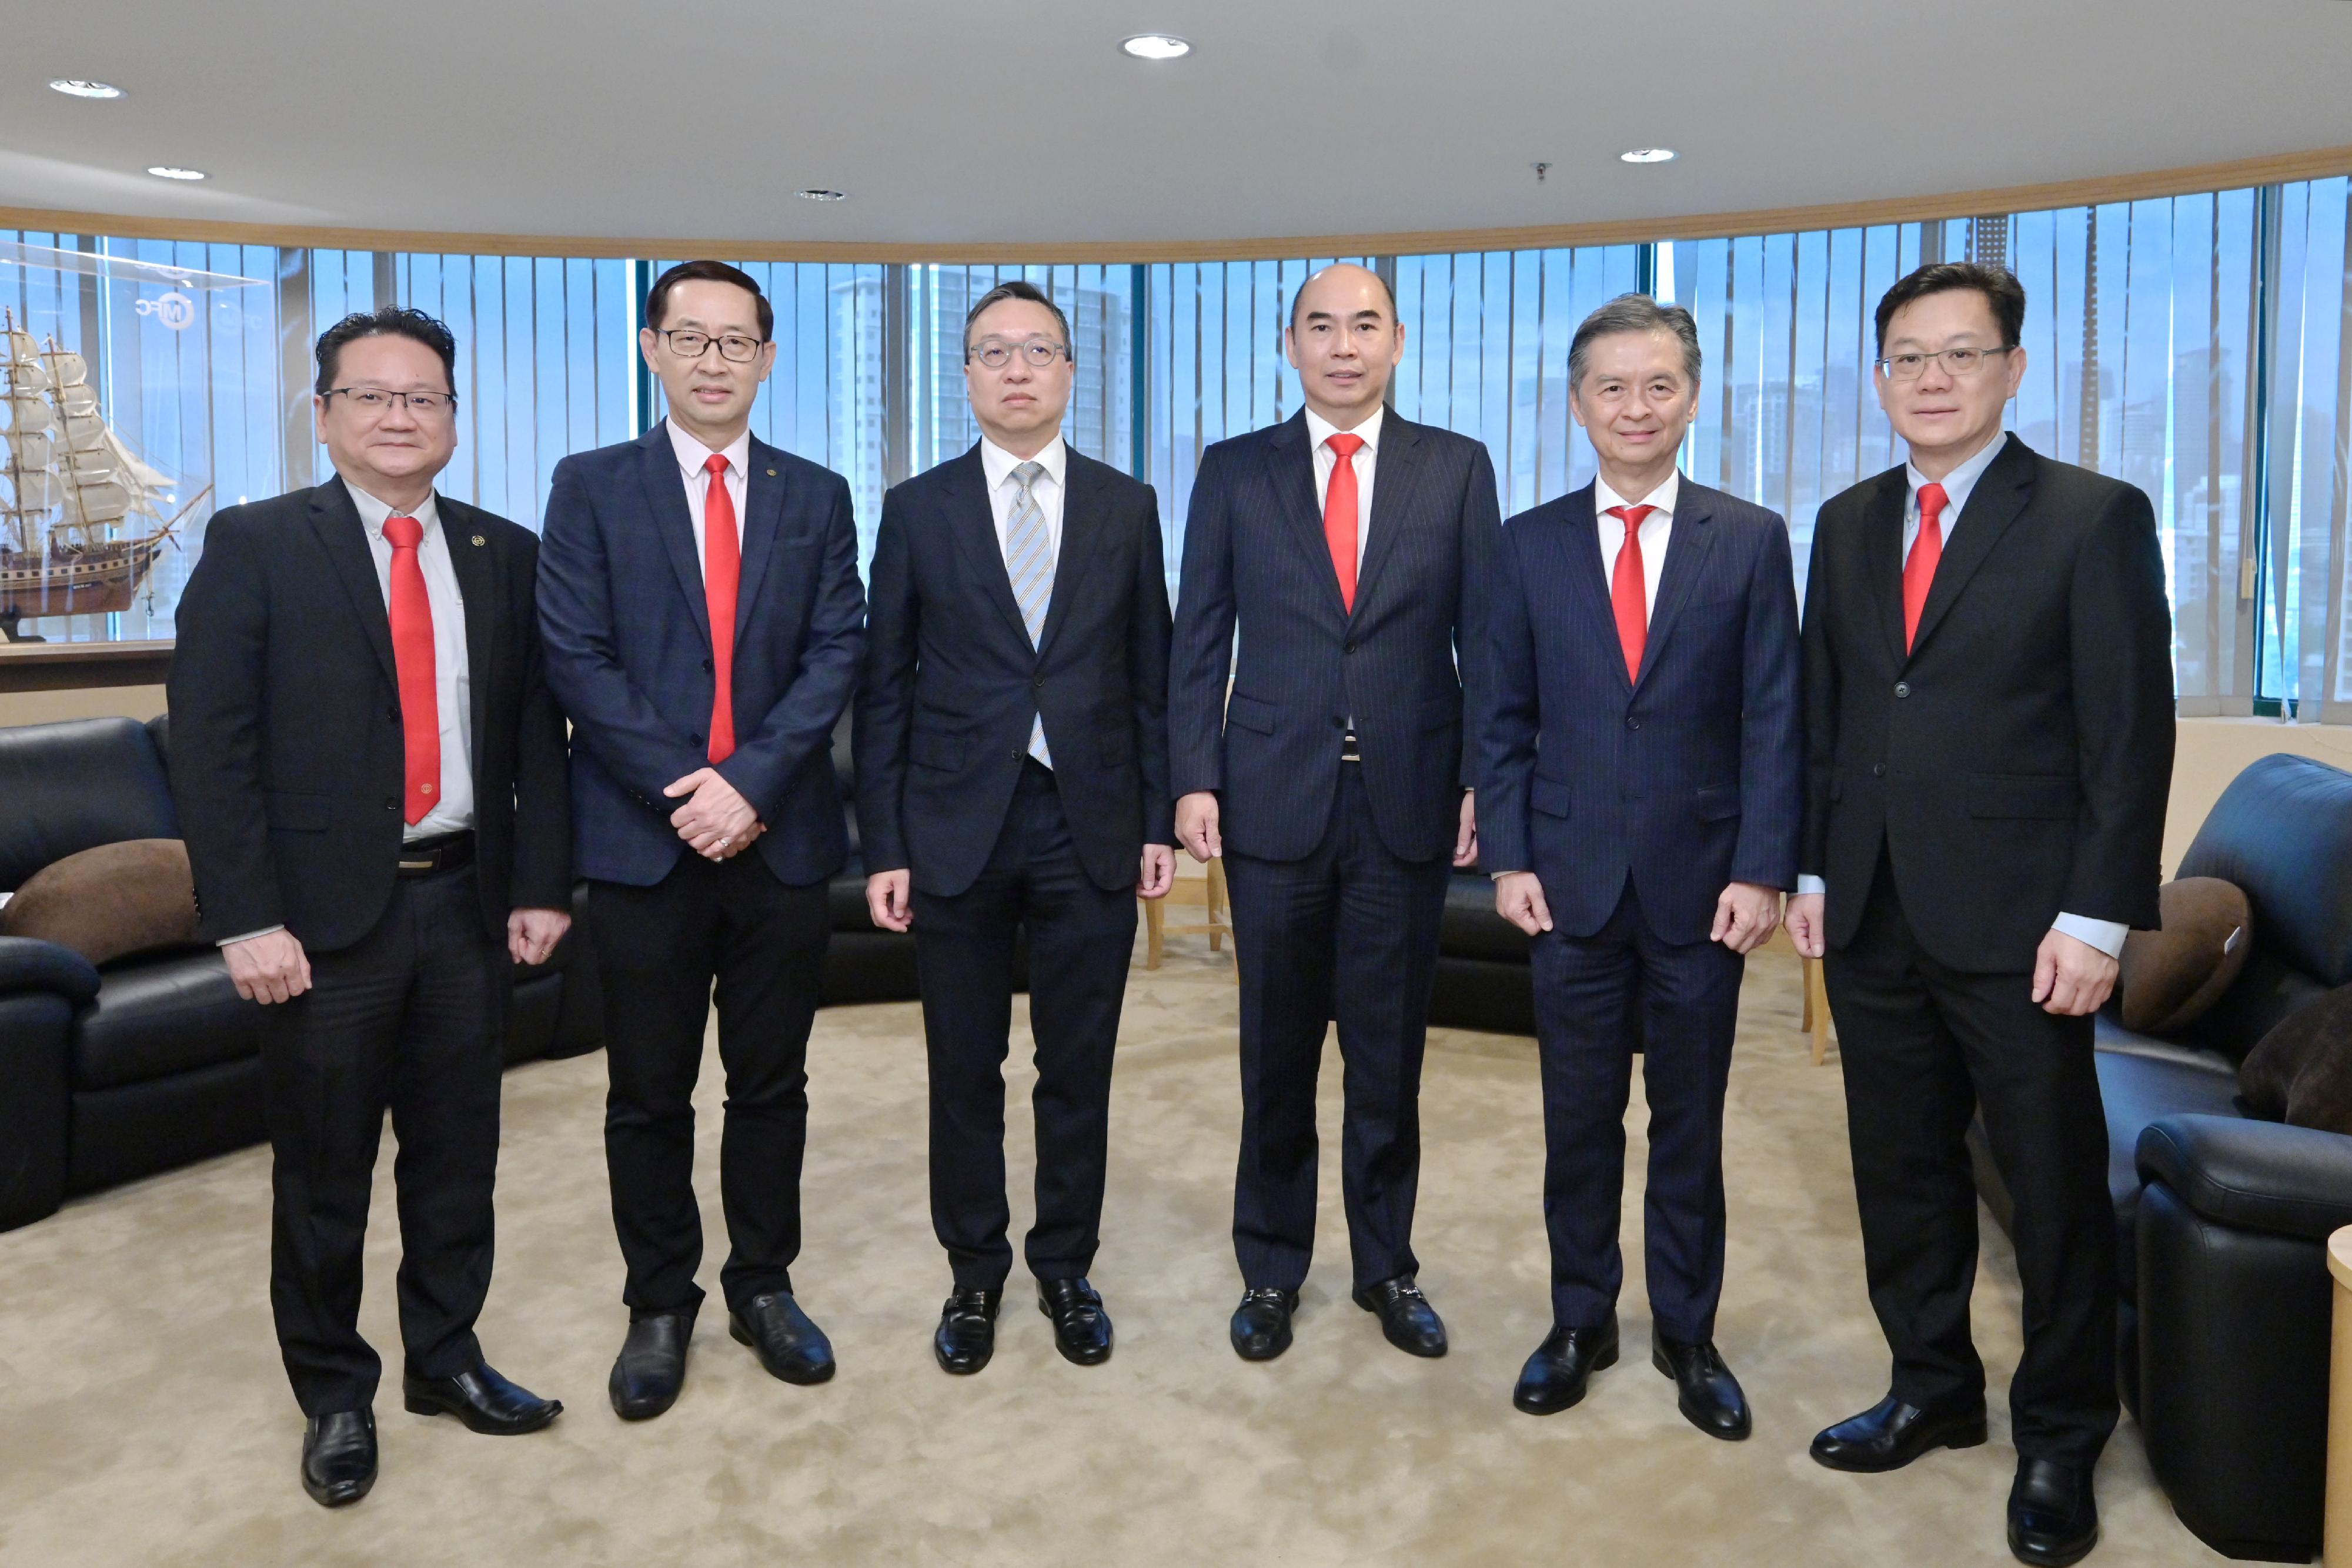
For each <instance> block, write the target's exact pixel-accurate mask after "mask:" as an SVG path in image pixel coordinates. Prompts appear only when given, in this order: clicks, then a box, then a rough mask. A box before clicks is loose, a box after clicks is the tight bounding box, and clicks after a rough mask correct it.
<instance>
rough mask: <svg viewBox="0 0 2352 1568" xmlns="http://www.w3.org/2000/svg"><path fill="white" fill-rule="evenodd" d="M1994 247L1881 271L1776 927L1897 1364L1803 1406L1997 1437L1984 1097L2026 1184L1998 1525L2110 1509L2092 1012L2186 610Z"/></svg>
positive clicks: (1908, 1429) (2167, 736) (2152, 917)
mask: <svg viewBox="0 0 2352 1568" xmlns="http://www.w3.org/2000/svg"><path fill="white" fill-rule="evenodd" d="M2024 319H2025V291H2024V290H2023V289H2022V288H2021V287H2019V285H2018V282H2017V280H2016V279H2015V278H2014V277H2011V276H2010V275H2009V274H2008V273H2006V272H2003V271H2000V270H1997V269H1993V268H1989V267H1977V266H1973V265H1968V264H1960V263H1941V264H1937V265H1932V266H1928V267H1921V268H1920V269H1919V270H1917V271H1916V272H1914V273H1912V274H1911V275H1910V276H1909V277H1906V278H1904V279H1902V280H1901V281H1900V282H1898V283H1897V284H1895V287H1893V288H1891V289H1889V290H1888V291H1887V293H1886V295H1885V298H1883V299H1881V300H1880V301H1879V304H1878V313H1877V328H1878V351H1879V354H1880V358H1879V360H1878V362H1877V375H1876V384H1877V389H1878V399H1879V404H1880V406H1881V407H1882V408H1884V409H1885V411H1886V416H1887V419H1888V421H1889V422H1890V423H1892V424H1893V425H1894V427H1895V433H1896V434H1898V435H1900V436H1902V437H1903V439H1904V441H1905V442H1906V444H1907V445H1908V447H1909V460H1908V461H1907V462H1906V464H1905V465H1903V466H1902V467H1899V468H1894V469H1890V470H1888V471H1887V472H1886V473H1885V474H1881V475H1879V476H1876V477H1875V478H1872V479H1867V480H1864V482H1863V483H1862V484H1860V485H1857V486H1854V487H1853V488H1852V489H1850V490H1848V491H1846V492H1845V493H1844V494H1843V495H1840V496H1837V497H1833V498H1832V499H1831V500H1830V501H1828V502H1827V503H1825V504H1824V505H1823V506H1822V509H1821V513H1820V517H1819V520H1818V521H1817V523H1816V524H1815V528H1814V534H1813V554H1812V567H1811V576H1810V579H1809V580H1808V582H1807V584H1806V598H1805V618H1804V636H1803V641H1804V661H1805V679H1804V684H1805V709H1806V747H1807V780H1806V823H1805V833H1804V842H1803V846H1802V850H1801V860H1800V870H1801V873H1802V874H1801V878H1800V883H1799V893H1798V895H1797V896H1796V897H1795V898H1794V899H1792V900H1790V905H1789V912H1788V925H1789V934H1790V937H1791V938H1792V939H1794V941H1795V943H1796V945H1797V949H1798V951H1799V952H1801V953H1803V954H1805V955H1806V956H1810V957H1821V956H1823V955H1824V954H1826V955H1827V960H1826V970H1827V979H1828V982H1829V997H1830V1005H1831V1009H1832V1012H1833V1013H1834V1015H1835V1017H1836V1019H1837V1024H1838V1038H1839V1042H1840V1047H1841V1049H1842V1051H1843V1054H1844V1059H1845V1093H1846V1112H1847V1122H1848V1134H1849V1136H1850V1139H1851V1141H1852V1144H1853V1178H1854V1193H1855V1197H1856V1198H1857V1199H1858V1201H1859V1207H1860V1209H1861V1217H1862V1239H1863V1257H1864V1267H1865V1269H1866V1270H1867V1272H1868V1277H1869V1285H1870V1299H1871V1305H1872V1306H1873V1307H1874V1309H1875V1310H1876V1312H1877V1313H1878V1321H1879V1325H1880V1327H1881V1328H1882V1329H1883V1330H1884V1331H1885V1335H1886V1340H1887V1343H1888V1346H1889V1347H1890V1348H1891V1350H1892V1351H1893V1353H1894V1367H1893V1375H1892V1379H1891V1385H1890V1386H1889V1388H1888V1391H1887V1394H1886V1396H1885V1398H1884V1399H1882V1400H1881V1401H1880V1402H1879V1403H1878V1404H1877V1405H1875V1406H1873V1407H1872V1408H1871V1409H1869V1410H1867V1411H1864V1413H1862V1414H1861V1415H1859V1416H1853V1418H1852V1419H1850V1420H1846V1421H1842V1422H1839V1423H1838V1424H1837V1425H1835V1426H1833V1427H1830V1428H1828V1429H1827V1430H1826V1431H1823V1432H1822V1434H1821V1435H1820V1436H1819V1437H1815V1438H1814V1439H1813V1446H1812V1453H1813V1458H1815V1459H1817V1460H1819V1461H1820V1462H1821V1463H1822V1464H1823V1465H1826V1466H1829V1467H1830V1468H1832V1469H1843V1470H1861V1471H1878V1470H1891V1469H1897V1468H1899V1467H1901V1466H1904V1465H1907V1464H1909V1463H1910V1462H1911V1461H1912V1460H1914V1459H1916V1458H1919V1457H1921V1456H1922V1455H1924V1454H1927V1453H1928V1452H1931V1451H1933V1450H1934V1449H1937V1448H1967V1447H1969V1446H1972V1445H1974V1444H1978V1443H1981V1442H1983V1441H1984V1440H1985V1437H1986V1433H1987V1428H1986V1421H1985V1398H1984V1365H1983V1364H1982V1362H1980V1361H1979V1359H1978V1356H1977V1353H1976V1349H1975V1346H1974V1344H1973V1343H1971V1340H1970V1336H1969V1290H1970V1286H1971V1284H1972V1283H1973V1281H1974V1279H1975V1273H1976V1261H1977V1218H1976V1202H1977V1197H1976V1192H1975V1188H1974V1186H1973V1185H1972V1183H1971V1179H1970V1175H1969V1155H1968V1150H1967V1147H1966V1143H1965V1137H1966V1134H1967V1131H1968V1127H1969V1120H1970V1118H1971V1116H1972V1115H1973V1114H1975V1113H1978V1112H1979V1110H1980V1111H1981V1113H1982V1116H1983V1121H1984V1133H1985V1137H1986V1140H1987V1142H1988V1144H1989V1145H1990V1150H1991V1155H1992V1163H1993V1165H1994V1166H1995V1167H1996V1168H1997V1169H1998V1171H1999V1173H2000V1181H2001V1184H2002V1185H2003V1186H2005V1187H2006V1188H2007V1189H2008V1194H2009V1197H2010V1199H2011V1203H2012V1204H2013V1206H2014V1211H2015V1212H2014V1218H2013V1220H2012V1225H2011V1228H2012V1233H2013V1236H2014V1239H2015V1241H2016V1246H2017V1272H2018V1280H2019V1283H2020V1285H2021V1287H2022V1291H2023V1296H2024V1301H2023V1316H2024V1330H2025V1347H2024V1354H2022V1356H2021V1358H2020V1360H2019V1362H2018V1365H2017V1371H2016V1374H2015V1375H2014V1376H2013V1377H2012V1378H2011V1382H2010V1411H2011V1437H2012V1438H2013V1440H2014V1442H2015V1444H2016V1447H2017V1459H2018V1464H2017V1478H2016V1481H2015V1484H2014V1485H2013V1487H2012V1488H2011V1492H2010V1499H2009V1544H2010V1550H2011V1552H2014V1553H2015V1554H2016V1556H2017V1557H2018V1558H2019V1559H2021V1561H2023V1562H2027V1563H2073V1562H2074V1561H2076V1560H2077V1559H2079V1558H2080V1557H2082V1556H2083V1555H2084V1553H2086V1552H2089V1551H2090V1550H2091V1548H2092V1547H2093V1546H2094V1545H2095V1543H2096V1542H2097V1541H2098V1528H2099V1526H2098V1511H2097V1508H2096V1505H2095V1500H2094V1498H2093V1494H2092V1487H2091V1477H2092V1472H2093V1470H2094V1469H2095V1467H2096V1465H2097V1462H2098V1456H2099V1450H2100V1449H2101V1448H2102V1447H2103V1446H2104V1445H2105V1442H2106V1438H2107V1434H2108V1433H2109V1432H2110V1431H2112V1430H2113V1429H2114V1427H2115V1423H2116V1364H2115V1360H2116V1237H2115V1216H2114V1210H2113V1208H2112V1207H2111V1205H2110V1202H2109V1198H2108V1196H2107V1185H2106V1168H2107V1133H2106V1123H2105V1115H2104V1113H2103V1111H2102V1108H2101V1105H2100V1100H2099V1082H2098V1077H2097V1074H2096V1072H2095V1069H2094V1067H2093V1054H2092V1024H2091V1015H2092V1014H2093V1013H2094V1012H2095V1011H2096V1010H2097V1009H2098V1008H2099V1006H2100V1005H2101V1004H2102V1003H2103V1002H2105V1000H2106V998H2107V997H2108V994H2109V993H2110V992H2111V991H2112V989H2113V988H2114V986H2115V983H2116V968H2117V965H2116V958H2117V956H2118V955H2119V954H2120V952H2121V951H2122V948H2123V941H2124V934H2125V932H2126V930H2127V929H2129V928H2131V927H2134V926H2139V927H2150V926H2153V925H2156V924H2157V918H2158V916H2157V884H2158V875H2159V873H2158V860H2159V855H2160V852H2161V848H2162V840H2163V833H2164V810H2165V800H2166V795H2167V793H2168V789H2169V786H2170V779H2171V768H2172V744H2173V720H2172V663H2171V640H2172V622H2171V615H2170V612H2169V609H2168V605H2167V603H2166V600H2165V590H2164V563H2163V557H2162V555H2161V553H2160V551H2159V549H2158V543H2157V533H2156V521H2155V516H2154V512H2153V510H2152V508H2151V507H2150V506H2149V504H2148V498H2147V496H2146V495H2144V494H2142V493H2141V492H2140V491H2139V490H2137V489H2135V488H2134V487H2133V486H2129V485H2126V484H2123V483H2120V482H2118V481H2116V480H2113V479H2108V478H2105V477H2103V476H2099V475H2096V474H2093V473H2088V472H2086V471H2084V470H2083V469H2080V468H2074V467H2070V466H2068V465H2065V464H2063V463H2056V462H2053V461H2052V460H2050V459H2049V458H2047V457H2043V456H2042V455H2039V454H2037V453H2035V452H2034V451H2033V450H2032V449H2031V448H2030V447H2028V446H2027V445H2026V444H2024V443H2023V442H2022V441H2020V440H2019V439H2018V438H2017V437H2016V436H2015V435H2012V434H2004V433H2003V431H2002V428H2001V424H2002V416H2003V413H2004V410H2005V408H2006V406H2007V404H2008V402H2009V400H2010V398H2011V397H2012V396H2014V395H2015V393H2016V392H2017V388H2018V384H2019V382H2020V381H2021V379H2022V378H2023V376H2024V374H2025V350H2023V349H2021V348H2020V347H2019V346H2018V337H2019V332H2020V329H2021V327H2022V326H2023V323H2024Z"/></svg>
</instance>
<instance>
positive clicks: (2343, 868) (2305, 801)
mask: <svg viewBox="0 0 2352 1568" xmlns="http://www.w3.org/2000/svg"><path fill="white" fill-rule="evenodd" d="M2179 875H2180V876H2182V877H2184V878H2186V877H2202V876H2216V877H2220V878H2221V879H2222V880H2224V881H2226V882H2230V883H2235V884H2237V885H2238V886H2239V887H2242V888H2243V889H2245V892H2246V902H2247V903H2248V904H2250V905H2252V910H2253V920H2254V925H2255V929H2256V935H2257V936H2259V938H2260V939H2261V943H2262V946H2263V951H2264V952H2266V953H2275V954H2278V955H2280V956H2283V957H2284V958H2285V959H2286V960H2287V961H2288V962H2289V963H2290V964H2292V965H2293V966H2294V967H2296V968H2299V969H2302V970H2304V971H2305V972H2306V973H2308V974H2309V975H2311V976H2312V977H2315V979H2317V980H2318V981H2319V983H2320V984H2321V985H2322V986H2325V987H2334V986H2341V985H2345V984H2347V983H2352V899H2347V898H2346V897H2345V896H2344V889H2345V888H2347V887H2352V773H2347V772H2345V771H2344V770H2343V769H2342V768H2330V767H2329V766H2328V765H2327V764H2326V763H2325V762H2315V761H2313V760H2312V759H2311V758H2307V757H2288V756H2284V755H2279V756H2273V757H2265V758H2262V759H2261V760H2259V761H2257V762H2255V763H2253V764H2252V765H2251V766H2249V767H2248V768H2246V770H2245V771H2244V772H2242V773H2241V774H2239V775H2238V776H2237V778H2236V779H2232V780H2231V783H2230V787H2229V788H2228V789H2224V790H2223V791H2221V799H2220V800H2216V801H2215V802H2213V810H2211V811H2210V812H2208V813H2207V814H2206V818H2205V821H2204V825H2203V826H2201V827H2200V828H2199V829H2198V830H2197V838H2196V840H2195V841H2194V842H2192V843H2191V844H2190V845H2189V852H2188V853H2186V854H2184V855H2183V856H2181V858H2180V870H2179ZM2257 1038H2259V1037H2257ZM2252 1044H2253V1041H2252V1040H2247V1041H2246V1042H2245V1044H2244V1046H2242V1047H2241V1048H2240V1051H2241V1053H2242V1052H2243V1051H2244V1050H2246V1049H2248V1048H2251V1047H2252Z"/></svg>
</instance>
